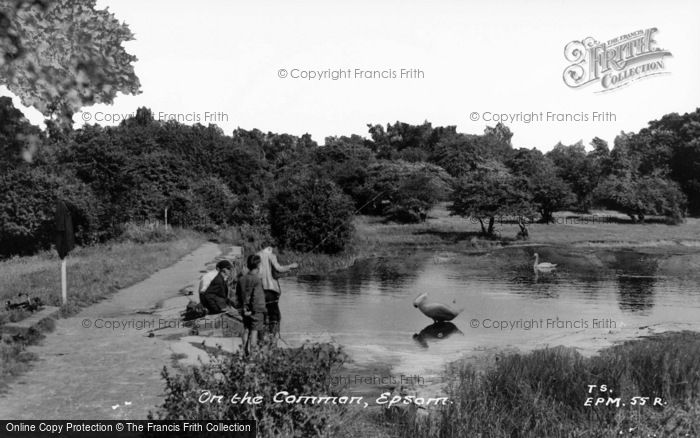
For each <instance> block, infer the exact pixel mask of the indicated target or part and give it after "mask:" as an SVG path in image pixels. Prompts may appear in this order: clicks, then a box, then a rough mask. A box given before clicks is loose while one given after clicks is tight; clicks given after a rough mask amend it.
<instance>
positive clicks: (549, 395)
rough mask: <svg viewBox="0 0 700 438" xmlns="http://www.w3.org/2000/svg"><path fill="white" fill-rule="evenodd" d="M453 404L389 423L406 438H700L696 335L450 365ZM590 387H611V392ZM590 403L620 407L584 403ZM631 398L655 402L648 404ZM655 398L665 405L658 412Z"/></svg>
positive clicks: (699, 345) (698, 339)
mask: <svg viewBox="0 0 700 438" xmlns="http://www.w3.org/2000/svg"><path fill="white" fill-rule="evenodd" d="M448 374H449V375H450V376H451V380H450V383H449V384H448V386H447V388H446V391H447V395H448V396H449V398H450V400H451V401H452V402H453V403H452V404H449V405H446V406H445V407H442V406H440V408H437V409H435V410H433V411H431V412H429V413H428V414H427V415H423V416H417V415H415V411H408V412H405V413H402V414H400V415H396V414H393V415H391V416H388V417H387V418H388V419H389V421H391V422H393V423H394V424H395V426H396V428H397V431H398V433H397V435H398V436H400V437H411V438H417V437H613V436H614V437H619V436H635V437H637V436H639V437H647V436H649V437H652V436H657V437H661V436H692V437H694V436H700V334H698V333H690V332H682V333H674V334H666V335H659V336H656V337H653V338H648V339H640V340H635V341H629V342H626V343H625V344H622V345H618V346H614V347H611V348H608V349H606V350H603V351H602V352H601V353H600V354H599V355H597V356H594V357H591V358H584V357H583V356H581V355H580V354H579V353H578V352H576V351H575V349H573V348H566V347H557V348H552V349H545V350H538V351H534V352H532V353H529V354H525V355H520V354H511V355H507V356H504V357H500V359H499V360H497V361H495V362H493V363H492V364H491V365H490V366H489V367H487V369H486V370H485V371H478V370H477V369H476V368H475V367H474V366H473V365H471V364H468V363H465V362H461V363H456V364H453V365H451V368H450V369H449V370H448ZM588 385H598V387H599V386H600V385H607V386H608V388H609V390H612V392H610V391H608V392H605V393H602V392H600V391H599V390H598V389H597V388H596V389H594V390H592V391H591V392H590V393H589V386H588ZM588 397H593V399H596V398H598V397H602V398H604V399H605V400H606V401H607V400H608V398H609V397H610V398H612V399H615V398H617V397H619V398H620V406H619V407H616V406H614V405H607V406H606V405H599V406H586V399H587V398H588ZM633 397H650V399H649V401H647V402H646V404H645V405H644V406H640V405H639V404H637V405H636V406H633V405H632V398H633ZM655 397H659V398H661V399H662V400H663V403H665V404H664V405H662V406H653V401H654V399H655Z"/></svg>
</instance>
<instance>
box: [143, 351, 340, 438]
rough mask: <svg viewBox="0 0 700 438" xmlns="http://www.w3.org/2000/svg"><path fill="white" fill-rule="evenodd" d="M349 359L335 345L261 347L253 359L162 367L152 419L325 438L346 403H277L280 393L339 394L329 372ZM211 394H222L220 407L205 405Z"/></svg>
mask: <svg viewBox="0 0 700 438" xmlns="http://www.w3.org/2000/svg"><path fill="white" fill-rule="evenodd" d="M345 359H346V355H345V353H344V352H343V351H342V349H341V348H340V347H338V346H335V345H333V344H309V343H307V344H304V345H303V346H302V347H300V348H295V349H278V348H272V347H263V348H260V349H258V350H257V351H256V352H254V353H253V354H252V355H251V356H250V357H248V358H247V357H245V356H243V355H242V354H239V353H234V354H233V355H216V354H213V355H212V356H210V361H209V363H204V364H202V365H201V366H199V367H193V368H189V369H187V370H186V371H185V372H184V373H183V374H181V375H172V374H170V373H169V372H168V370H167V369H166V368H164V369H163V378H164V379H165V385H166V391H165V392H166V395H165V401H164V403H163V405H162V406H161V407H160V409H159V410H158V411H157V412H155V413H151V414H150V415H149V418H158V419H164V420H180V419H187V420H239V419H241V418H246V419H254V420H256V421H257V424H258V433H259V435H258V436H264V437H267V436H280V435H284V436H294V437H307V436H322V435H327V434H328V433H329V432H331V429H332V427H333V425H334V424H336V422H334V421H333V418H334V417H335V416H337V415H338V414H339V413H340V412H341V411H340V409H341V408H342V405H332V404H328V405H325V404H296V403H294V404H292V403H279V402H273V397H274V396H275V394H277V393H278V392H280V391H286V392H288V393H289V394H292V395H296V396H300V395H308V396H331V397H332V396H336V395H337V393H335V392H334V391H333V390H332V388H331V382H332V379H331V373H332V372H334V371H335V370H337V368H338V367H340V366H341V365H342V364H343V362H344V361H345ZM205 391H208V392H209V393H210V394H211V395H222V396H224V399H223V401H222V402H221V403H215V402H214V403H210V402H208V403H201V402H200V397H201V396H202V395H203V394H204V392H205ZM245 393H248V395H249V396H251V397H255V396H260V397H262V403H260V404H253V403H236V404H234V403H231V402H230V400H231V397H232V396H233V395H234V394H238V395H239V396H243V395H244V394H245Z"/></svg>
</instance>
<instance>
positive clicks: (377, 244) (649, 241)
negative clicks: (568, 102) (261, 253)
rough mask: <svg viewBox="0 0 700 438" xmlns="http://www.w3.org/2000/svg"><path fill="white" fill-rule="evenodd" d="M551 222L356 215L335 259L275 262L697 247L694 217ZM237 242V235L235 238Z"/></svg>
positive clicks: (573, 217)
mask: <svg viewBox="0 0 700 438" xmlns="http://www.w3.org/2000/svg"><path fill="white" fill-rule="evenodd" d="M555 220H556V222H555V223H553V224H529V225H528V230H529V235H530V238H529V239H528V240H527V241H520V240H516V239H515V236H516V234H517V233H518V231H519V230H520V229H519V227H518V225H517V223H515V222H512V223H511V221H506V220H504V221H502V222H497V223H496V230H495V231H496V235H495V236H494V237H492V238H487V237H485V236H483V235H482V234H481V228H480V225H479V223H478V221H474V220H472V219H469V218H462V217H458V216H450V215H449V213H448V211H447V209H446V206H445V205H438V206H436V207H435V208H434V209H433V210H432V211H431V212H430V215H429V218H428V220H427V221H425V222H423V223H418V224H397V223H391V222H389V223H387V222H385V221H384V220H383V219H382V218H379V217H371V216H357V217H356V218H355V221H354V226H355V234H354V237H353V240H352V242H351V244H350V245H349V247H348V248H347V249H346V250H345V251H344V252H342V253H340V254H336V255H326V254H314V253H299V252H294V251H282V252H281V253H280V261H282V262H283V263H290V262H292V261H296V262H298V263H299V264H300V269H299V271H298V274H300V275H323V274H327V273H329V272H332V271H336V270H340V269H345V268H347V267H348V266H350V265H352V264H353V263H354V262H355V261H356V260H360V259H364V258H371V257H405V256H407V255H409V254H411V253H412V252H414V251H415V250H416V249H427V250H430V251H434V252H436V253H439V252H441V251H488V250H490V249H493V248H498V247H503V246H514V245H552V246H560V247H568V248H575V247H580V248H597V247H598V248H606V247H609V248H624V247H630V248H646V249H648V250H652V249H654V248H656V249H657V250H656V251H655V252H667V251H668V248H671V247H674V248H677V249H682V250H688V251H691V252H692V251H697V249H698V248H700V219H696V218H689V219H687V221H686V223H683V224H680V225H666V224H664V223H656V222H650V223H645V224H635V223H632V222H631V221H630V220H629V219H628V218H627V217H626V216H624V215H620V214H618V213H615V212H608V211H605V212H594V213H592V214H591V215H579V214H574V213H567V212H562V213H558V214H556V215H555ZM237 236H238V237H239V238H240V235H237ZM256 238H257V237H256V236H252V237H251V238H250V239H249V240H247V241H246V248H247V250H248V251H253V250H254V249H255V248H258V247H259V246H258V244H257V241H256Z"/></svg>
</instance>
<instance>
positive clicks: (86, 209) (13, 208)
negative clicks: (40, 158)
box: [0, 168, 100, 256]
mask: <svg viewBox="0 0 700 438" xmlns="http://www.w3.org/2000/svg"><path fill="white" fill-rule="evenodd" d="M56 199H62V200H64V201H65V202H66V204H67V206H68V208H69V210H70V212H71V215H72V217H73V226H74V227H75V232H76V233H75V234H76V241H77V243H79V244H87V243H93V242H94V241H95V240H97V239H98V238H99V225H98V220H99V219H98V218H99V216H100V203H99V202H98V201H97V199H96V198H95V196H94V194H93V193H92V191H91V190H90V188H89V187H87V186H86V185H85V184H83V183H82V182H80V181H79V180H77V179H76V178H73V177H71V176H70V175H65V176H63V175H56V174H53V173H50V172H49V171H48V170H46V169H43V168H33V169H23V168H20V169H14V170H11V171H10V172H8V173H6V174H2V175H0V255H3V256H7V255H12V254H32V253H33V252H35V251H37V250H40V249H48V248H50V247H51V244H52V243H53V242H54V229H55V224H54V212H55V206H56Z"/></svg>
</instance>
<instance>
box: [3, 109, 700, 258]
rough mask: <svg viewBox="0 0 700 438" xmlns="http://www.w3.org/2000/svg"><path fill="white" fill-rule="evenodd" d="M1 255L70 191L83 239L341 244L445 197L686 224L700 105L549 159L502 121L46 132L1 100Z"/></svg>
mask: <svg viewBox="0 0 700 438" xmlns="http://www.w3.org/2000/svg"><path fill="white" fill-rule="evenodd" d="M0 121H1V122H0V172H1V173H2V177H0V205H1V206H2V207H1V210H0V248H1V250H0V251H1V252H2V254H3V255H11V254H28V253H32V252H35V251H37V250H39V249H42V248H47V247H48V246H50V244H51V242H52V228H51V227H52V224H51V219H52V217H53V216H52V215H53V208H54V207H53V206H54V203H55V200H56V198H62V199H64V200H65V201H66V202H67V203H68V205H69V208H70V209H71V211H72V213H73V216H74V222H75V224H76V230H77V233H76V234H77V239H78V241H79V242H80V243H82V244H90V243H94V242H99V241H105V240H108V239H111V238H114V237H116V236H118V235H119V233H120V232H121V230H122V227H123V225H124V224H126V223H129V222H134V221H136V222H138V221H153V220H163V219H164V218H165V212H166V209H167V212H168V213H167V215H168V220H169V222H170V223H171V224H172V225H176V226H182V227H188V228H194V229H198V230H202V231H216V230H220V229H222V228H225V227H228V226H233V225H242V224H248V225H251V226H255V227H261V228H264V229H265V230H266V231H269V232H270V233H271V234H272V235H273V237H275V238H276V239H277V241H278V243H279V244H280V245H281V246H283V247H287V248H293V249H296V250H301V251H322V252H328V253H333V252H337V251H341V250H343V249H344V247H345V245H346V244H347V242H348V241H349V239H350V236H351V234H352V217H353V215H355V214H367V215H376V216H382V217H385V218H386V219H387V220H392V221H397V222H402V223H410V222H420V221H424V220H425V219H426V217H427V214H428V211H429V210H430V209H431V208H432V207H433V206H434V205H435V204H436V203H438V202H443V201H446V202H448V208H449V209H450V211H451V213H452V214H455V215H461V216H471V217H475V218H478V219H480V220H481V221H482V231H483V232H484V233H485V234H492V233H493V231H494V229H493V224H494V220H495V218H497V217H499V216H516V217H523V218H528V219H530V220H539V221H541V222H544V223H547V222H550V221H552V219H553V214H554V213H555V212H556V211H561V210H574V211H579V212H586V211H589V210H590V209H591V208H593V207H604V208H609V209H615V210H619V211H621V212H624V213H626V214H627V215H629V217H630V218H631V220H633V221H635V222H644V220H645V217H646V216H649V215H656V216H663V217H666V218H667V220H668V222H669V223H679V222H681V221H682V220H683V218H684V217H685V216H687V215H689V214H690V215H696V214H698V212H700V172H699V170H700V143H699V142H700V109H698V110H696V111H695V112H693V113H688V114H684V115H678V114H675V113H674V114H668V115H665V116H663V117H662V118H661V119H659V120H656V121H652V122H650V123H649V124H648V126H647V127H645V128H643V129H641V130H640V131H639V132H637V133H621V134H620V135H618V136H617V138H616V139H615V142H614V145H613V147H612V149H611V148H610V147H609V146H608V144H607V143H606V142H605V141H603V140H601V139H599V138H595V139H593V141H592V142H591V145H590V146H591V150H589V151H587V150H586V147H585V146H584V145H583V144H582V143H581V142H579V143H576V144H573V145H568V146H567V145H563V144H558V145H556V146H555V147H554V148H553V149H552V150H551V151H549V152H547V153H542V152H541V151H539V150H537V149H534V148H533V149H526V148H520V149H515V148H513V146H512V144H511V137H512V132H511V131H510V129H509V128H508V127H506V126H504V125H502V124H498V125H496V126H495V127H487V128H486V129H485V131H484V132H483V133H482V134H478V135H477V134H464V133H460V132H458V131H457V129H456V127H454V126H439V127H433V126H432V125H431V124H430V123H428V122H425V123H423V124H421V125H411V124H407V123H402V122H396V123H394V124H388V125H386V126H382V125H368V133H369V136H368V137H366V138H365V137H361V136H358V135H352V136H349V137H346V136H339V137H328V138H326V139H325V143H324V145H322V146H319V145H318V144H317V143H316V142H315V141H314V140H312V138H311V136H310V135H308V134H306V135H302V136H294V135H289V134H275V133H269V132H268V133H263V132H261V131H259V130H257V129H253V130H244V129H240V128H239V129H236V130H234V131H233V132H232V133H231V135H226V134H225V133H224V132H223V131H222V130H221V129H220V128H219V127H218V126H215V125H209V126H202V125H200V124H195V125H193V126H189V125H184V124H181V123H178V122H175V121H167V122H164V121H158V120H155V119H154V117H153V114H152V113H151V111H150V110H149V109H147V108H140V109H139V110H138V111H137V112H136V113H135V115H134V116H133V117H131V118H129V119H127V120H124V121H123V122H122V123H121V124H119V125H118V126H112V127H103V126H99V125H86V126H84V127H82V128H81V129H77V130H70V131H61V132H57V131H53V132H49V131H42V130H40V129H39V128H38V127H37V126H34V125H31V124H30V123H29V122H28V121H27V120H26V119H25V118H24V116H23V114H22V113H21V112H20V111H19V110H18V109H16V108H15V107H14V106H13V104H12V101H11V99H9V98H6V97H4V98H0Z"/></svg>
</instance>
